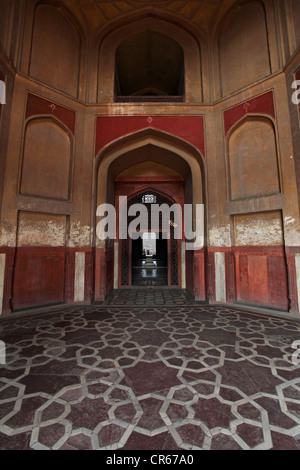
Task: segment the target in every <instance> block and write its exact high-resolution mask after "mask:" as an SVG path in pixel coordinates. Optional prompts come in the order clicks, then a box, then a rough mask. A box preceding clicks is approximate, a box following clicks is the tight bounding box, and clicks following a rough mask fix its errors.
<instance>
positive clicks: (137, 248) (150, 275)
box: [132, 233, 168, 287]
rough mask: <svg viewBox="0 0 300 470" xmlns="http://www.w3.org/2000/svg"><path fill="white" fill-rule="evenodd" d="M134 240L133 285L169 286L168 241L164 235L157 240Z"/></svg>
mask: <svg viewBox="0 0 300 470" xmlns="http://www.w3.org/2000/svg"><path fill="white" fill-rule="evenodd" d="M145 235H146V237H143V238H138V239H137V240H132V285H133V286H140V287H146V286H152V287H153V286H154V287H155V286H167V285H168V240H167V239H163V238H162V234H161V233H160V234H157V237H156V235H155V238H152V239H151V238H150V237H149V239H148V238H147V235H149V234H145Z"/></svg>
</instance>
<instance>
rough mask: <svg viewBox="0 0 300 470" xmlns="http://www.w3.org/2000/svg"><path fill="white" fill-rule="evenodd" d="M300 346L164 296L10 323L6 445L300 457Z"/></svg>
mask: <svg viewBox="0 0 300 470" xmlns="http://www.w3.org/2000/svg"><path fill="white" fill-rule="evenodd" d="M137 297H138V298H139V301H140V303H138V302H137ZM121 299H122V301H123V304H122V303H119V302H121ZM160 299H162V304H161V305H160V304H158V303H157V302H160V301H161V300H160ZM167 302H168V303H167ZM176 302H179V303H176ZM299 339H300V323H299V322H295V321H289V320H287V319H284V318H279V317H270V316H266V315H259V314H254V313H247V312H245V311H242V310H239V309H234V308H229V307H224V306H205V305H196V304H193V302H192V301H191V299H190V298H189V297H188V296H187V295H186V294H185V293H184V292H182V291H173V292H170V290H165V291H163V292H162V291H161V290H159V289H158V290H156V291H155V292H153V291H143V292H142V291H139V290H136V291H127V293H126V294H125V293H124V291H122V292H121V293H118V294H117V295H116V293H115V295H113V296H111V297H110V299H108V301H107V303H105V304H103V305H99V306H98V305H97V306H95V305H94V306H77V307H67V306H66V307H57V308H53V309H52V311H48V312H37V311H36V312H35V313H26V314H23V315H16V316H12V317H10V318H3V319H1V320H0V340H2V341H4V342H5V345H6V364H5V365H0V370H1V376H0V449H37V450H38V449H45V450H47V449H66V450H69V449H70V450H71V449H103V450H105V449H109V450H113V449H119V450H144V449H148V450H182V451H184V450H192V449H194V450H200V449H204V450H223V449H228V450H229V449H233V450H240V449H243V450H248V449H258V450H265V449H280V450H288V449H291V450H300V366H299V365H294V362H295V361H293V360H292V357H294V358H295V357H296V359H297V357H298V356H297V351H296V350H295V347H293V343H294V341H296V340H299ZM295 353H296V354H295ZM296 362H297V361H296Z"/></svg>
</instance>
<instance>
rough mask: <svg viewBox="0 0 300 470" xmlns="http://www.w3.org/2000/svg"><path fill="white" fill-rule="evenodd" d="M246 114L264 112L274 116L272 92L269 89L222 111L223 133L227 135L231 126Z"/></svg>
mask: <svg viewBox="0 0 300 470" xmlns="http://www.w3.org/2000/svg"><path fill="white" fill-rule="evenodd" d="M248 114H250V115H251V114H264V115H268V116H270V117H272V118H275V110H274V100H273V92H272V91H269V92H268V93H264V94H263V95H260V96H257V97H255V98H252V99H250V100H248V101H245V102H244V103H240V104H238V105H237V106H234V107H233V108H230V109H227V110H226V111H224V128H225V134H226V135H227V133H228V132H229V131H230V129H231V128H232V126H234V124H236V123H237V122H238V121H239V120H240V119H241V118H243V117H244V116H246V115H248Z"/></svg>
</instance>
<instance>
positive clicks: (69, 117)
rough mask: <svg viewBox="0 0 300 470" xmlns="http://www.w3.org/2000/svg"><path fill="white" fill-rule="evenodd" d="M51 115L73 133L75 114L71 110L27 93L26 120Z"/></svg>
mask: <svg viewBox="0 0 300 470" xmlns="http://www.w3.org/2000/svg"><path fill="white" fill-rule="evenodd" d="M40 115H53V116H55V117H56V118H58V119H59V120H60V121H61V122H63V123H64V124H65V126H66V127H67V128H68V129H70V131H71V132H72V134H74V133H75V121H76V114H75V112H74V111H72V110H71V109H68V108H65V107H63V106H59V105H58V104H56V103H53V102H52V101H48V100H45V99H43V98H40V97H39V96H36V95H32V94H31V93H28V97H27V108H26V119H28V118H29V117H32V116H40Z"/></svg>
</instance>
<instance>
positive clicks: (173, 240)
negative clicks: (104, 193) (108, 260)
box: [119, 187, 184, 288]
mask: <svg viewBox="0 0 300 470" xmlns="http://www.w3.org/2000/svg"><path fill="white" fill-rule="evenodd" d="M178 189H179V191H180V188H179V187H178ZM175 204H176V202H175V201H174V200H172V199H171V198H170V197H168V196H167V195H163V194H160V193H158V192H157V191H153V190H152V189H151V188H148V190H144V191H142V192H139V194H137V195H135V196H133V197H131V199H130V200H129V201H128V205H127V210H128V213H129V214H130V212H131V211H130V209H131V208H133V207H138V206H140V205H141V206H142V207H143V209H144V214H142V217H143V215H144V220H143V219H142V218H141V216H140V217H139V218H138V220H137V222H136V223H134V222H135V216H134V215H131V216H129V217H128V219H127V226H128V234H129V236H128V237H126V238H124V239H122V240H120V241H119V250H120V251H119V287H121V288H122V287H149V286H151V287H161V286H168V287H181V279H182V277H183V275H184V274H183V273H182V272H181V262H180V261H181V260H180V256H181V253H182V250H181V244H182V238H181V239H178V237H177V236H176V230H175V220H174V219H175V217H176V214H174V211H172V207H173V208H174V207H179V205H178V206H175ZM180 207H181V206H180ZM154 208H155V209H158V208H161V209H162V210H161V211H160V212H159V215H158V219H157V221H155V220H154V218H153V217H152V214H153V213H154V211H153V209H154ZM119 210H120V208H119ZM164 217H167V220H166V219H165V220H163V219H164ZM130 227H131V228H130ZM180 232H182V231H180Z"/></svg>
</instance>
